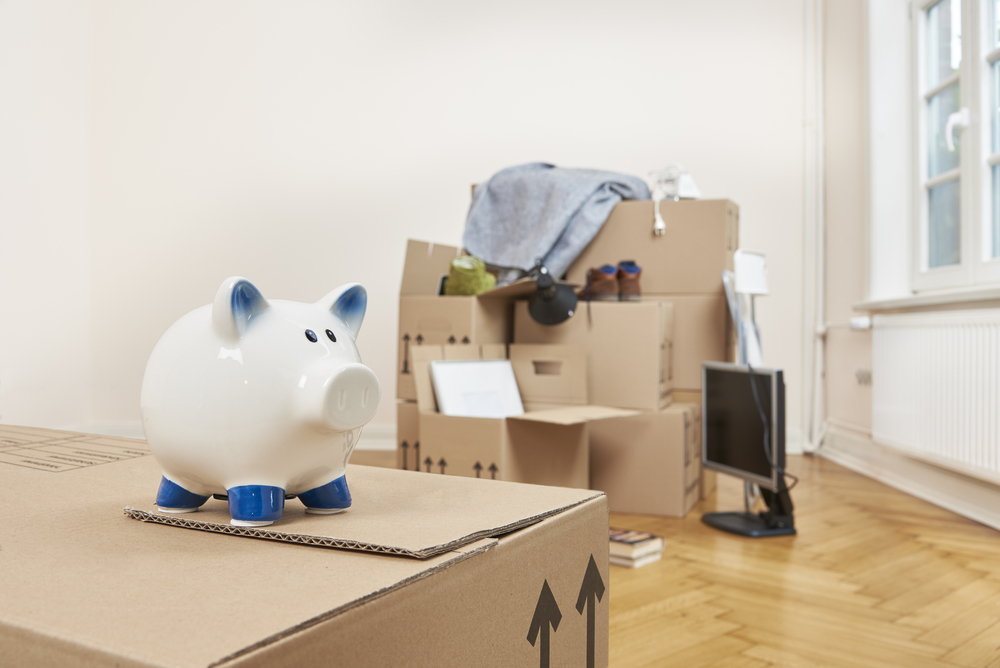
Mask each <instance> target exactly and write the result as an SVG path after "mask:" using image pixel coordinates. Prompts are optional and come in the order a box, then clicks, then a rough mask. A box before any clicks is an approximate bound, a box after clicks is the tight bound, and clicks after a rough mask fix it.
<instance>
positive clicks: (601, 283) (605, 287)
mask: <svg viewBox="0 0 1000 668" xmlns="http://www.w3.org/2000/svg"><path fill="white" fill-rule="evenodd" d="M578 296H579V298H580V299H585V300H588V301H590V300H592V301H595V302H616V301H618V272H616V270H615V268H614V267H612V266H611V265H610V264H606V265H604V266H603V267H599V268H597V269H594V268H590V269H588V270H587V285H586V287H584V288H583V290H581V291H580V293H579V295H578Z"/></svg>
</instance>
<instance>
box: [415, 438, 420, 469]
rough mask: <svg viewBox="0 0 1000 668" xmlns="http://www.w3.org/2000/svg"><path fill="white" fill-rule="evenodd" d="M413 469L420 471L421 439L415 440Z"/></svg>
mask: <svg viewBox="0 0 1000 668" xmlns="http://www.w3.org/2000/svg"><path fill="white" fill-rule="evenodd" d="M413 470H414V471H417V472H418V473H419V472H420V441H414V442H413Z"/></svg>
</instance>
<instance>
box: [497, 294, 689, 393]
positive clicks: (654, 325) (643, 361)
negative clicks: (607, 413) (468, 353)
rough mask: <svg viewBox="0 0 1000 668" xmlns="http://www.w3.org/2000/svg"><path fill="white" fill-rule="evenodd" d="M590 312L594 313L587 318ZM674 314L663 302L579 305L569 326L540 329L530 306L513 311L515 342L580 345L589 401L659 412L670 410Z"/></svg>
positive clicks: (516, 307)
mask: <svg viewBox="0 0 1000 668" xmlns="http://www.w3.org/2000/svg"><path fill="white" fill-rule="evenodd" d="M588 309H589V312H588ZM673 332H674V308H673V306H672V305H671V304H669V303H663V302H643V303H634V302H591V303H590V304H589V305H587V304H580V305H579V306H578V307H577V310H576V313H575V314H574V315H573V317H571V318H570V319H569V320H567V321H565V322H563V323H561V324H559V325H540V324H538V323H537V322H535V321H534V320H532V318H531V316H530V315H529V314H528V305H527V302H523V301H520V302H517V304H516V305H515V307H514V342H515V343H517V344H522V343H546V344H570V345H580V346H583V348H584V349H585V350H586V351H587V390H588V394H589V396H590V401H591V402H593V403H595V404H598V405H601V406H617V407H619V408H634V409H638V410H644V411H657V410H660V409H662V408H665V407H667V406H669V405H670V400H671V398H670V391H671V389H672V388H673V386H674V370H673V367H672V364H671V359H672V354H671V353H672V349H673V345H674V344H673V338H674V337H673Z"/></svg>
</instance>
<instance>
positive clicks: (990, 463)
mask: <svg viewBox="0 0 1000 668" xmlns="http://www.w3.org/2000/svg"><path fill="white" fill-rule="evenodd" d="M872 356H873V360H872V401H873V407H872V408H873V415H872V436H873V438H874V439H875V441H876V442H878V443H882V444H884V445H888V446H892V447H894V448H897V449H899V450H901V451H903V452H905V453H906V454H909V455H913V456H916V457H919V458H922V459H926V460H929V461H931V462H933V463H935V464H938V465H941V466H946V467H949V468H953V469H955V470H958V471H961V472H963V473H966V474H969V475H972V476H975V477H978V478H982V479H985V480H990V481H993V482H1000V309H983V310H978V311H940V312H934V313H916V314H905V315H880V316H875V318H874V333H873V350H872Z"/></svg>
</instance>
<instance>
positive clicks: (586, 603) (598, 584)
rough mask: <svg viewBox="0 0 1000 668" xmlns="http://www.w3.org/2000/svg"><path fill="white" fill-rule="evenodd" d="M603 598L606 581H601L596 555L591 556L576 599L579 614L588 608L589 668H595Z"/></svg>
mask: <svg viewBox="0 0 1000 668" xmlns="http://www.w3.org/2000/svg"><path fill="white" fill-rule="evenodd" d="M603 598H604V580H602V579H601V571H600V569H598V568H597V562H595V561H594V555H590V563H588V564H587V572H586V573H585V574H584V576H583V585H582V586H581V587H580V596H579V597H578V598H577V599H576V611H577V612H579V613H580V614H581V615H582V614H583V609H584V607H586V608H587V668H594V637H595V635H596V620H595V617H596V613H597V601H600V600H601V599H603ZM595 599H596V600H595Z"/></svg>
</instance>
